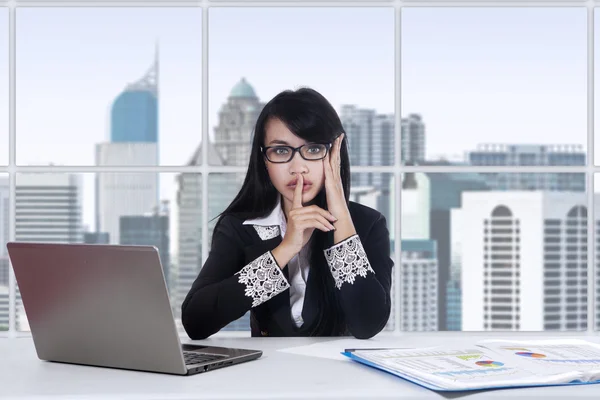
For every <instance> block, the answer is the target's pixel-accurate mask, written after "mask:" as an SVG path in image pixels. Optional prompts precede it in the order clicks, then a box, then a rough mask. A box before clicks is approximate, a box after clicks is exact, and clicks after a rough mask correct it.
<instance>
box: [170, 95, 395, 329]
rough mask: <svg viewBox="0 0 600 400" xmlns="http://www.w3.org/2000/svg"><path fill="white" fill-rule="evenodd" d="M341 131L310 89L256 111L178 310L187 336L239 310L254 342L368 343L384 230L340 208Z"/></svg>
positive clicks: (384, 295) (370, 218)
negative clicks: (328, 339) (230, 192)
mask: <svg viewBox="0 0 600 400" xmlns="http://www.w3.org/2000/svg"><path fill="white" fill-rule="evenodd" d="M343 132H344V130H343V127H342V123H341V121H340V119H339V117H338V115H337V113H336V112H335V110H334V108H333V107H332V106H331V104H330V103H329V102H328V101H327V100H326V99H325V98H324V97H323V96H322V95H321V94H319V93H318V92H316V91H314V90H312V89H309V88H302V89H299V90H297V91H290V90H288V91H284V92H281V93H279V94H278V95H277V96H275V97H274V98H273V99H272V100H271V101H270V102H269V103H267V104H266V105H265V107H264V108H263V110H262V112H261V114H260V115H259V117H258V120H257V122H256V126H255V129H254V138H253V142H252V150H251V155H250V163H249V166H248V172H247V175H246V178H245V181H244V183H243V185H242V188H241V189H240V192H239V193H238V195H237V196H236V197H235V199H234V200H233V201H232V203H231V204H230V205H229V207H227V209H226V210H225V211H224V212H223V213H222V214H221V216H220V218H219V220H218V221H217V224H216V226H215V229H214V233H213V237H212V244H211V249H210V253H209V256H208V259H207V260H206V263H205V264H204V266H203V267H202V270H201V271H200V274H199V275H198V277H197V279H196V280H195V282H194V283H193V285H192V287H191V289H190V291H189V293H188V295H187V296H186V298H185V300H184V302H183V304H182V323H183V326H184V328H185V330H186V332H187V334H188V335H189V337H190V338H192V339H204V338H207V337H208V336H210V335H212V334H214V333H216V332H218V331H219V330H220V329H221V328H223V327H224V326H226V325H227V324H229V323H230V322H232V321H235V320H236V319H238V318H240V317H242V316H243V315H244V314H245V313H246V312H247V311H248V310H251V320H250V327H251V332H252V336H338V335H353V336H355V337H357V338H370V337H372V336H374V335H376V334H377V333H379V332H380V331H381V330H382V329H383V328H384V326H385V324H386V322H387V321H388V318H389V315H390V310H391V299H390V286H391V273H392V267H393V265H394V263H393V261H392V260H391V259H390V256H389V254H390V239H389V232H388V229H387V225H386V220H385V218H384V216H383V215H382V214H381V213H379V212H378V211H376V210H373V209H371V208H369V207H366V206H363V205H361V204H358V203H355V202H352V201H349V195H350V164H349V160H348V150H347V146H346V143H347V139H346V138H345V134H344V133H343Z"/></svg>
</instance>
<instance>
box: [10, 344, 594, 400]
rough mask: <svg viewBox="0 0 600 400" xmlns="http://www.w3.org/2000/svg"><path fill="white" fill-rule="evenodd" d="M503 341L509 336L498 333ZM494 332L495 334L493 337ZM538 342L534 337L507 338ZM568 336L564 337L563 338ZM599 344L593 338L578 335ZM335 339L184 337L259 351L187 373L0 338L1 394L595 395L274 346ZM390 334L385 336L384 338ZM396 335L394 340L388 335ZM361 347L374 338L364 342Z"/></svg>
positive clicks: (148, 398) (584, 388)
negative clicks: (435, 375) (76, 360)
mask: <svg viewBox="0 0 600 400" xmlns="http://www.w3.org/2000/svg"><path fill="white" fill-rule="evenodd" d="M500 336H502V337H503V338H507V337H509V335H498V336H497V337H500ZM495 337H496V336H495ZM510 337H512V338H513V339H523V340H526V339H543V338H548V337H540V336H529V335H528V336H525V337H524V336H517V337H516V336H510ZM561 337H564V338H566V337H567V336H561ZM396 338H397V340H398V346H399V347H423V346H434V345H440V344H444V345H466V344H469V343H473V341H474V340H478V339H484V338H492V337H490V336H489V335H486V336H476V335H465V334H463V335H460V336H457V335H449V336H443V335H416V334H413V335H406V336H404V335H403V336H397V337H396ZM577 338H580V339H586V340H590V341H594V342H597V343H600V337H597V336H591V337H590V336H577ZM330 340H337V339H336V338H320V339H318V338H211V339H208V340H203V341H197V342H189V343H202V344H210V345H214V346H229V347H241V348H250V349H260V350H263V352H264V354H263V356H262V357H261V358H260V359H258V360H255V361H251V362H247V363H243V364H239V365H234V366H231V367H227V368H222V369H219V370H215V371H210V372H208V373H205V374H198V375H192V376H175V375H163V374H156V373H146V372H137V371H126V370H117V369H111V368H98V367H87V366H78V365H70V364H61V363H52V362H46V361H40V360H38V358H37V356H36V352H35V348H34V346H33V342H32V340H31V338H12V339H0V399H5V398H10V399H19V400H23V399H55V398H60V399H83V400H85V399H89V400H92V399H93V400H96V399H122V400H132V399H144V400H154V399H178V400H179V399H309V398H310V399H391V398H394V399H444V398H452V399H455V398H461V397H465V398H468V399H483V398H485V399H488V398H491V399H504V398H507V397H509V398H510V399H528V400H533V399H537V398H538V397H543V398H546V399H557V400H558V399H565V398H569V397H575V398H577V399H579V398H590V399H591V398H593V399H598V398H600V384H596V385H581V386H556V387H540V388H522V389H509V390H492V391H480V392H464V393H446V394H444V393H436V392H433V391H430V390H428V389H425V388H422V387H420V386H418V385H415V384H412V383H410V382H407V381H404V380H402V379H399V378H397V377H394V376H392V375H390V374H386V373H384V372H380V371H378V370H375V369H373V368H368V367H365V366H362V365H360V364H358V363H356V362H353V361H351V360H334V359H324V358H315V357H309V356H305V355H298V354H290V353H285V352H280V351H278V350H280V349H285V348H289V347H295V346H303V345H309V344H313V343H319V342H324V341H330ZM387 340H389V338H387V339H386V341H387ZM394 340H395V339H394ZM363 342H364V344H365V346H364V347H376V346H373V345H374V344H375V345H376V342H372V341H363Z"/></svg>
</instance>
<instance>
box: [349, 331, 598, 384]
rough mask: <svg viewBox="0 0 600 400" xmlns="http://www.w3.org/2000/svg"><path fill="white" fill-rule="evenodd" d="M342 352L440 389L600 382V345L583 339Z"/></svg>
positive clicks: (402, 376)
mask: <svg viewBox="0 0 600 400" xmlns="http://www.w3.org/2000/svg"><path fill="white" fill-rule="evenodd" d="M342 354H343V355H345V356H347V357H349V358H351V359H352V360H355V361H358V362H360V363H362V364H365V365H369V366H371V367H375V368H378V369H381V370H384V371H387V372H389V373H392V374H394V375H397V376H399V377H401V378H404V379H407V380H410V381H412V382H414V383H417V384H419V385H422V386H424V387H427V388H429V389H432V390H436V391H465V390H480V389H493V388H508V387H525V386H553V385H576V384H591V383H600V345H598V344H596V343H593V342H589V341H585V340H579V339H552V340H527V341H522V340H518V341H516V340H482V341H479V342H476V343H474V345H473V346H470V347H467V348H445V347H443V346H436V347H427V348H421V349H408V350H407V349H393V348H390V349H379V350H368V349H365V350H360V349H355V350H348V351H345V352H343V353H342Z"/></svg>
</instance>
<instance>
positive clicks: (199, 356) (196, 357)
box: [183, 351, 227, 365]
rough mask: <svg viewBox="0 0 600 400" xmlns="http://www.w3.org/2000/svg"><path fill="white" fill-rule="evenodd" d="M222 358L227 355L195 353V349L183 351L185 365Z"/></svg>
mask: <svg viewBox="0 0 600 400" xmlns="http://www.w3.org/2000/svg"><path fill="white" fill-rule="evenodd" d="M223 358H227V356H224V355H220V354H205V353H197V352H195V351H184V352H183V359H184V361H185V364H186V365H192V364H202V363H205V362H209V361H215V360H220V359H223Z"/></svg>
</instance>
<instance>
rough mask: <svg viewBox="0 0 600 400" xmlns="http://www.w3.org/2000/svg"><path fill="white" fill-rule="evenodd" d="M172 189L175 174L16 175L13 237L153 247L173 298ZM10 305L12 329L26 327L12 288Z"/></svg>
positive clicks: (41, 240)
mask: <svg viewBox="0 0 600 400" xmlns="http://www.w3.org/2000/svg"><path fill="white" fill-rule="evenodd" d="M175 190H176V182H175V175H174V174H169V173H161V174H158V173H120V172H117V173H108V172H106V173H98V174H93V173H81V174H79V173H67V174H58V173H21V174H17V181H16V216H15V217H16V226H15V229H16V231H15V234H16V240H17V241H25V242H30V241H34V242H54V243H91V244H107V243H108V244H131V245H150V246H156V247H157V248H158V250H159V255H160V259H161V264H162V267H163V273H164V274H165V280H166V282H167V287H168V290H169V292H170V295H171V298H172V299H175V297H174V293H175V284H176V280H175V275H176V272H177V268H176V265H175V263H174V260H175V259H176V258H175V257H174V255H172V254H171V248H172V247H171V239H170V237H171V235H170V230H171V229H170V228H171V226H172V225H173V221H172V219H173V218H177V216H176V215H175V216H172V214H171V211H170V207H171V205H173V204H174V201H175V196H176V191H175ZM176 209H177V208H176ZM0 254H1V253H0ZM172 304H173V307H174V308H176V303H175V302H174V301H173V302H172ZM16 306H17V310H16V317H17V321H16V323H17V329H19V330H29V326H28V324H27V318H26V316H25V314H24V310H23V306H22V302H21V296H20V293H19V292H18V291H17V304H16Z"/></svg>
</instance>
